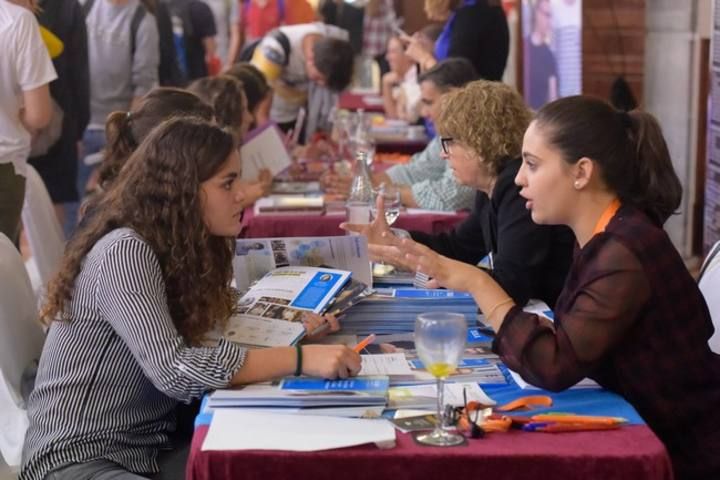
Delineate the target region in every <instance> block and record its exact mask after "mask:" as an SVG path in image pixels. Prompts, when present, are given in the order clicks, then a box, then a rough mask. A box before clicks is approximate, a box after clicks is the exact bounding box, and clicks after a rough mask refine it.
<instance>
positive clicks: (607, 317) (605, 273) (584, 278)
mask: <svg viewBox="0 0 720 480" xmlns="http://www.w3.org/2000/svg"><path fill="white" fill-rule="evenodd" d="M712 333H713V326H712V322H711V320H710V314H709V312H708V309H707V306H706V304H705V301H704V299H703V297H702V294H701V293H700V290H699V289H698V287H697V285H696V284H695V281H694V280H693V279H692V277H691V276H690V274H689V273H688V271H687V268H686V267H685V264H684V263H683V261H682V258H681V257H680V255H679V254H678V252H677V250H675V247H674V246H673V244H672V243H671V241H670V239H669V238H668V236H667V234H666V233H665V232H664V231H663V230H662V228H660V227H658V226H657V225H655V224H654V223H653V222H651V221H650V220H649V218H648V217H647V216H645V215H644V214H643V213H642V212H640V211H638V210H637V209H635V208H632V207H628V206H623V207H621V208H620V210H619V211H618V212H617V213H616V214H615V216H614V217H613V218H612V220H611V221H610V223H609V224H608V225H607V227H606V229H605V231H604V232H603V233H599V234H597V235H595V236H594V237H593V238H592V239H591V240H590V241H589V242H588V243H587V244H586V245H585V246H584V247H583V248H582V249H581V250H579V251H577V252H576V256H575V261H574V263H573V265H572V267H571V268H570V273H569V274H568V279H567V282H566V284H565V288H564V289H563V291H562V293H561V294H560V298H559V299H558V302H557V305H556V307H555V322H554V324H553V323H551V322H550V321H549V320H546V319H543V318H540V317H538V316H536V315H533V314H529V313H525V312H523V311H522V310H521V309H519V308H517V307H515V308H513V309H512V310H510V312H509V313H508V314H507V316H506V317H505V321H504V322H503V324H502V326H501V327H500V330H499V331H498V333H497V337H496V339H495V343H494V345H493V348H494V350H495V351H496V352H497V353H499V354H500V356H501V358H502V359H503V361H504V362H505V363H506V364H507V365H508V366H509V367H510V368H512V369H513V370H515V371H517V372H519V373H520V374H521V375H522V376H523V378H525V380H527V381H528V382H530V383H533V384H535V385H538V386H541V387H544V388H547V389H550V390H562V389H564V388H567V387H569V386H571V385H573V384H574V383H576V382H577V381H578V380H580V379H581V378H583V377H585V376H589V377H591V378H593V379H595V380H596V381H597V382H598V383H600V385H602V386H603V387H605V388H607V389H608V390H612V391H614V392H617V393H619V394H620V395H622V396H624V397H625V399H627V400H628V401H629V402H630V403H631V404H632V405H633V406H634V407H635V408H636V409H637V410H638V412H639V413H640V415H642V417H643V418H644V419H645V421H646V422H647V423H648V425H649V426H650V428H652V429H653V430H654V431H655V433H656V434H657V435H658V437H659V438H660V439H661V440H662V441H663V442H664V444H665V446H666V447H667V449H668V452H669V453H670V457H671V459H672V462H673V467H674V470H675V476H676V478H678V479H710V478H720V409H718V406H720V355H716V354H714V353H713V352H712V351H711V350H710V348H709V347H708V343H707V342H708V339H709V338H710V336H711V335H712Z"/></svg>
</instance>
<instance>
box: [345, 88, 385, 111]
mask: <svg viewBox="0 0 720 480" xmlns="http://www.w3.org/2000/svg"><path fill="white" fill-rule="evenodd" d="M366 96H368V97H375V98H380V95H377V94H357V93H352V92H349V91H346V92H343V93H341V94H340V98H339V100H338V106H339V107H340V108H342V109H345V110H360V109H361V108H362V109H363V110H365V111H366V112H379V113H382V112H384V111H385V108H384V107H383V104H382V103H379V104H372V105H370V104H367V103H365V100H364V97H366Z"/></svg>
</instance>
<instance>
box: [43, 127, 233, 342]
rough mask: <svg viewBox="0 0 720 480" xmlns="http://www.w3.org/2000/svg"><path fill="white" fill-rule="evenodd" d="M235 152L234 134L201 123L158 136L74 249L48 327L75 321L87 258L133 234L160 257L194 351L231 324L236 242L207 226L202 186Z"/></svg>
mask: <svg viewBox="0 0 720 480" xmlns="http://www.w3.org/2000/svg"><path fill="white" fill-rule="evenodd" d="M235 148H236V143H235V140H234V138H233V136H232V135H231V134H230V133H228V132H225V131H224V130H222V129H221V128H220V127H218V126H216V125H213V124H211V123H209V122H204V121H202V120H199V119H193V118H189V117H185V118H176V119H172V120H167V121H165V122H163V123H161V124H160V125H159V126H158V127H157V128H155V129H154V130H153V131H152V133H151V134H150V135H149V136H148V137H147V138H146V139H145V141H144V142H143V143H142V144H140V146H139V147H138V148H137V149H136V150H135V152H134V153H133V154H132V156H131V157H130V159H129V160H128V161H127V163H126V164H125V167H124V168H123V169H122V170H121V171H120V173H119V174H118V177H117V179H116V180H115V181H114V182H113V183H112V184H111V185H110V187H109V189H108V190H107V191H106V192H105V194H104V195H102V196H101V197H100V198H99V201H98V204H97V208H96V209H95V212H94V213H93V215H91V216H89V217H88V220H87V223H86V224H85V225H84V226H83V227H81V229H80V230H79V231H78V232H77V233H76V234H75V235H74V236H73V237H72V239H71V240H70V242H69V243H68V246H67V248H66V251H65V255H64V257H63V260H62V264H61V266H60V270H59V272H58V274H57V275H56V276H55V278H54V279H53V280H52V281H51V282H50V285H49V288H48V295H47V301H46V303H45V305H44V307H43V309H42V312H41V316H42V318H43V320H44V321H46V322H50V321H52V320H55V319H60V320H71V318H70V316H69V310H70V309H69V308H68V303H69V302H70V301H71V299H72V296H73V290H74V288H75V279H76V278H77V276H78V274H79V273H80V270H81V269H82V264H83V260H84V259H85V256H86V255H87V254H88V252H89V251H90V250H91V249H92V248H93V246H94V245H95V243H97V241H98V240H99V239H100V238H102V237H103V236H104V235H106V234H107V233H108V232H110V231H112V230H114V229H117V228H121V227H128V228H131V229H133V230H134V231H135V232H137V234H138V235H140V236H141V237H142V238H143V239H144V240H145V241H146V242H147V243H148V244H149V245H150V247H151V248H152V249H153V251H154V252H155V255H156V256H157V259H158V262H159V263H160V268H161V270H162V274H163V279H164V281H165V293H166V296H167V302H168V307H169V309H170V314H171V316H172V319H173V322H174V324H175V327H176V328H177V329H178V331H179V332H180V333H181V334H182V335H183V337H184V338H185V339H186V340H187V341H188V342H189V343H192V344H196V343H197V342H198V341H199V340H200V339H201V338H202V335H203V334H204V333H206V332H207V331H209V330H211V329H212V328H214V327H215V326H216V325H218V324H220V325H221V324H222V322H224V321H225V320H227V318H229V316H230V313H231V312H232V309H233V307H234V305H235V302H236V300H237V292H236V291H235V290H234V289H232V288H231V287H230V280H231V279H232V258H233V254H234V239H233V238H224V237H217V236H214V235H212V234H211V233H210V231H209V230H208V229H207V227H206V226H205V223H204V221H203V213H202V204H201V195H200V185H201V183H202V182H204V181H206V180H208V179H209V178H211V177H212V176H213V175H215V173H216V172H217V171H218V170H219V169H220V168H221V167H222V166H223V165H224V164H225V162H226V161H227V159H228V157H229V156H230V154H231V153H232V152H233V150H234V149H235Z"/></svg>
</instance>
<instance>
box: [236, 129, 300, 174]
mask: <svg viewBox="0 0 720 480" xmlns="http://www.w3.org/2000/svg"><path fill="white" fill-rule="evenodd" d="M240 158H241V159H242V178H243V180H257V178H258V177H259V175H260V170H262V169H263V168H267V169H268V170H270V173H272V175H273V177H274V176H275V175H277V174H278V173H280V172H282V171H283V170H285V169H286V168H288V167H289V166H290V163H291V162H292V159H291V158H290V153H289V152H288V150H287V147H285V142H284V141H283V135H282V133H281V132H280V130H279V129H278V127H277V125H275V124H274V123H272V122H270V123H266V124H265V125H262V126H260V127H258V128H256V129H255V130H253V131H251V132H248V134H247V135H246V136H245V139H244V141H243V145H242V147H240Z"/></svg>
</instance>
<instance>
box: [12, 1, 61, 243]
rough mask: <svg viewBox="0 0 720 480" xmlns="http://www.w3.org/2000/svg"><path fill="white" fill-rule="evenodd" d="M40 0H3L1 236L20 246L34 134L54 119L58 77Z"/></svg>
mask: <svg viewBox="0 0 720 480" xmlns="http://www.w3.org/2000/svg"><path fill="white" fill-rule="evenodd" d="M34 8H35V3H34V0H0V45H3V53H2V55H0V233H4V234H5V235H7V236H8V237H9V238H10V239H11V240H13V241H15V242H17V239H18V234H19V230H20V213H21V211H22V205H23V200H24V198H25V171H26V169H27V159H28V156H29V154H30V144H31V138H32V134H33V133H35V132H37V131H38V130H40V129H42V128H43V127H45V126H46V125H47V124H48V123H49V122H50V119H51V115H52V106H51V102H50V88H49V83H50V82H52V81H53V80H55V79H56V78H57V74H56V73H55V68H54V67H53V64H52V61H51V60H50V55H49V54H48V51H47V48H46V47H45V44H44V43H43V40H42V37H41V36H40V27H39V25H38V22H37V20H36V19H35V16H34V15H33V10H34Z"/></svg>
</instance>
